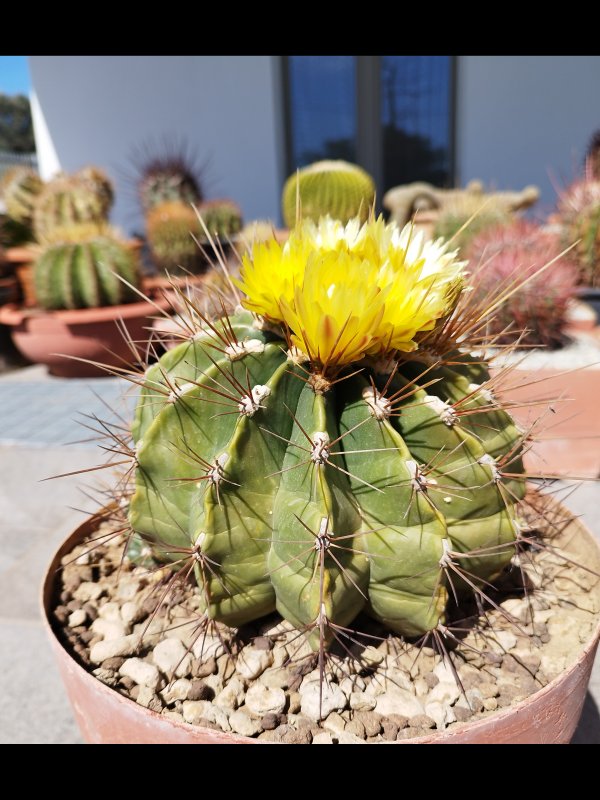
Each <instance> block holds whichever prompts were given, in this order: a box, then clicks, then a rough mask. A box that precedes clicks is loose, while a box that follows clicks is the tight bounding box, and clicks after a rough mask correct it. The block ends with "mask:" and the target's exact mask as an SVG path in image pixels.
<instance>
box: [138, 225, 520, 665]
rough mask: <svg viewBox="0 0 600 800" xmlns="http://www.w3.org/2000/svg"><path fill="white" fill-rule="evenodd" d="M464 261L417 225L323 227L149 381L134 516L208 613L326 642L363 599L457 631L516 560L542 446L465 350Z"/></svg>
mask: <svg viewBox="0 0 600 800" xmlns="http://www.w3.org/2000/svg"><path fill="white" fill-rule="evenodd" d="M464 266H465V263H464V262H460V261H458V260H457V253H456V251H449V249H448V246H447V245H445V244H443V243H440V242H429V243H424V242H423V239H422V236H421V235H420V234H416V235H415V233H414V231H413V230H412V228H411V227H410V226H407V227H406V228H404V229H403V230H402V231H400V230H399V229H398V228H396V227H395V226H394V225H390V226H386V225H385V224H384V223H383V221H382V220H381V219H379V220H377V221H373V222H370V223H368V224H366V225H364V226H362V227H361V225H360V221H359V220H358V219H356V220H353V221H351V222H350V223H348V225H347V226H346V227H344V226H342V225H341V224H340V223H339V222H335V221H332V220H331V219H324V220H322V221H321V222H320V223H319V224H318V225H315V224H314V223H312V222H310V221H305V222H303V223H302V224H301V225H300V226H299V227H298V228H297V229H295V230H293V231H292V232H291V235H290V238H289V240H288V242H287V243H286V244H285V245H284V246H281V245H280V244H279V243H277V242H276V241H275V240H272V241H269V242H266V243H261V244H258V245H256V246H255V247H254V249H253V253H252V255H251V256H246V257H245V258H244V260H243V265H242V269H241V278H240V280H239V281H237V285H238V287H239V288H240V289H241V291H242V292H243V296H242V298H241V299H242V305H243V306H245V308H246V310H245V311H243V310H242V311H238V312H237V313H235V314H234V315H232V316H231V317H228V318H225V319H222V320H220V321H218V322H209V321H208V320H206V322H205V324H204V325H203V326H202V328H201V329H199V330H197V331H195V332H194V333H193V335H190V338H189V340H188V341H186V342H184V343H182V344H180V345H178V346H177V347H176V348H174V349H173V350H171V351H169V352H168V353H167V354H166V355H164V356H163V357H162V358H161V359H160V361H159V362H158V363H157V364H155V365H153V366H151V367H150V368H149V369H148V370H147V371H146V373H145V376H144V380H143V386H142V391H141V395H140V400H139V403H138V406H137V410H136V416H135V420H134V425H133V429H132V432H133V437H134V440H135V442H136V450H135V453H136V455H135V466H136V486H135V492H134V494H133V497H132V499H131V503H130V511H129V519H130V523H131V527H132V529H133V531H134V532H135V533H136V534H137V535H139V536H140V537H141V539H142V540H143V541H144V542H145V543H146V544H147V545H148V546H149V547H150V548H151V549H152V552H153V554H154V557H155V559H156V560H157V561H158V562H162V563H165V564H169V563H171V564H172V569H173V571H174V573H176V574H183V575H185V576H190V575H193V576H194V577H195V580H196V581H197V584H198V586H199V591H200V602H201V605H202V607H203V609H204V610H205V612H206V618H207V619H211V620H217V621H221V622H223V623H226V624H228V625H233V626H238V625H241V624H244V623H246V622H248V621H250V620H254V619H257V618H259V617H261V616H262V615H264V614H268V613H269V612H272V611H273V610H275V608H277V610H278V611H279V612H280V613H281V614H282V616H283V617H284V618H285V619H286V620H288V621H289V622H291V623H292V624H293V625H294V626H296V627H297V628H298V629H299V630H300V631H303V632H305V633H306V634H307V635H308V640H309V641H310V643H311V644H312V646H313V647H314V649H315V650H317V649H318V650H319V651H320V652H322V651H323V650H324V649H325V648H326V647H328V646H329V644H330V643H331V642H332V640H333V639H334V638H335V637H336V636H339V635H340V634H342V635H343V631H344V630H345V629H346V628H345V626H348V625H350V624H351V623H352V621H353V620H354V618H355V617H356V615H357V614H358V613H359V612H360V611H361V610H362V609H365V610H367V611H368V613H369V614H371V615H373V616H374V617H376V618H377V619H378V620H381V621H382V622H383V623H384V624H385V625H387V626H388V627H389V628H390V629H392V630H394V631H397V632H399V633H400V634H403V635H406V636H417V635H420V634H428V633H429V632H435V633H436V634H437V632H438V631H440V630H444V627H443V626H444V621H445V619H446V617H445V615H446V607H447V605H448V603H449V602H451V598H452V597H453V596H454V595H455V594H457V595H458V593H460V591H461V590H463V591H464V590H465V588H468V587H469V586H470V587H471V588H473V589H474V590H475V591H477V586H478V585H481V583H482V582H484V581H491V580H494V579H495V578H496V577H497V576H498V575H499V574H500V573H501V572H502V570H503V568H504V567H505V566H506V565H507V564H508V562H509V561H510V559H511V557H512V555H513V554H514V542H515V539H516V536H517V531H518V529H519V522H518V515H517V510H516V509H517V506H516V503H517V501H518V500H519V498H521V497H523V495H524V491H525V482H524V477H523V476H522V474H521V472H522V466H521V461H520V447H521V441H522V434H521V433H520V432H519V430H518V428H517V427H516V426H515V424H514V422H513V420H512V419H511V417H510V415H509V413H508V412H507V410H506V409H504V408H503V407H502V405H501V403H500V402H499V401H498V400H497V399H496V398H495V395H494V393H493V386H494V382H493V380H491V379H490V376H489V373H488V372H487V370H486V368H485V366H483V365H482V363H481V361H480V360H475V359H473V358H471V357H470V356H469V354H468V352H467V350H466V348H467V347H468V346H470V347H473V348H475V347H477V346H480V344H481V340H480V339H479V338H478V337H477V336H476V335H471V338H469V330H470V329H471V327H472V326H474V327H475V328H476V327H477V324H478V322H479V316H478V313H476V314H475V315H471V316H470V315H469V311H468V309H469V306H468V303H469V296H470V293H468V292H465V293H463V288H464ZM457 303H458V304H459V305H458V307H457ZM465 304H466V305H465ZM453 310H454V313H453ZM458 341H460V349H459V345H458Z"/></svg>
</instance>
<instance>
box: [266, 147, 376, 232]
mask: <svg viewBox="0 0 600 800" xmlns="http://www.w3.org/2000/svg"><path fill="white" fill-rule="evenodd" d="M298 198H299V201H300V208H299V209H298V212H300V213H301V216H302V217H303V218H304V219H312V220H318V219H319V217H321V216H325V215H327V214H329V215H330V216H331V217H333V218H334V219H338V220H340V221H341V222H343V223H346V222H348V220H349V219H351V218H352V217H359V218H360V220H361V221H362V222H364V221H365V220H366V219H368V216H369V213H370V211H371V208H372V206H373V200H374V198H375V184H374V182H373V179H372V178H371V176H370V175H369V173H368V172H365V170H364V169H361V167H358V166H356V164H349V163H348V162H347V161H317V162H315V163H314V164H310V165H309V166H308V167H303V168H302V169H300V170H298V172H294V174H293V175H290V177H289V178H288V179H287V181H286V182H285V186H284V187H283V195H282V200H281V202H282V208H283V219H284V221H285V224H286V225H287V226H288V228H291V227H292V226H293V225H294V223H295V222H296V217H297V205H298Z"/></svg>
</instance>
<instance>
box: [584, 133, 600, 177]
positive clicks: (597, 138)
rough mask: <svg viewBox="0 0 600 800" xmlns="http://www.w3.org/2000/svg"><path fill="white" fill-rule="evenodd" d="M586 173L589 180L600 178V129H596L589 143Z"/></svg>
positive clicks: (586, 155) (586, 156)
mask: <svg viewBox="0 0 600 800" xmlns="http://www.w3.org/2000/svg"><path fill="white" fill-rule="evenodd" d="M585 175H586V178H588V180H600V130H598V131H594V133H593V134H592V137H591V139H590V142H589V144H588V149H587V153H586V154H585Z"/></svg>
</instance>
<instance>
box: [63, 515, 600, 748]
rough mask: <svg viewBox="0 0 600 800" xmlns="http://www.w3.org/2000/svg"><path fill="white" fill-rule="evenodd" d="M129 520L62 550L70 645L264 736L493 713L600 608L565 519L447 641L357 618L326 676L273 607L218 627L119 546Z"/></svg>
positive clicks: (542, 678) (190, 590)
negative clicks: (249, 620)
mask: <svg viewBox="0 0 600 800" xmlns="http://www.w3.org/2000/svg"><path fill="white" fill-rule="evenodd" d="M546 527H548V526H546ZM119 528H122V526H119V527H117V526H116V524H115V523H109V522H104V523H102V524H101V525H100V526H99V529H98V531H97V533H95V534H94V535H93V536H92V537H91V539H90V540H87V541H84V543H82V544H81V545H79V546H78V547H76V548H75V549H74V550H73V552H72V553H71V554H69V555H68V556H65V557H64V558H63V562H62V563H63V568H62V570H61V572H60V573H59V586H58V589H57V591H58V594H59V597H58V598H57V605H56V607H55V609H54V611H53V616H54V621H55V623H56V629H57V632H58V634H59V636H60V637H61V639H62V641H63V643H64V644H65V646H66V647H67V649H68V650H69V651H70V652H71V653H72V654H73V655H74V657H75V658H76V659H77V660H79V662H80V663H81V664H83V665H84V666H85V668H86V669H88V670H89V671H90V672H92V674H93V675H95V676H96V678H97V679H98V680H100V681H102V682H103V683H105V684H106V685H108V686H111V687H113V688H114V689H115V690H116V691H118V692H120V693H121V694H123V695H125V696H126V697H129V698H130V699H131V700H133V701H134V702H136V703H139V704H140V705H142V706H144V707H146V708H149V709H151V710H153V711H156V712H157V713H159V714H163V715H165V716H167V717H170V718H172V719H176V720H178V721H180V722H185V723H189V724H190V725H201V726H204V727H208V728H218V729H222V730H224V731H234V732H235V733H238V734H241V735H244V736H249V737H253V738H258V739H261V740H270V741H276V742H289V743H298V744H300V743H302V744H309V743H311V742H312V743H313V744H336V743H340V744H346V743H347V744H362V743H364V742H386V741H388V742H389V741H393V740H401V739H408V738H413V737H419V736H424V735H428V734H431V733H433V732H434V729H437V730H443V729H445V728H448V727H453V726H457V725H462V724H464V723H465V722H467V721H470V720H474V719H478V718H481V717H484V716H487V715H490V714H493V713H494V712H496V711H497V710H499V709H504V708H507V707H508V706H511V705H513V704H514V703H517V702H519V701H520V700H522V699H523V698H525V697H527V696H528V695H530V694H532V693H534V692H536V691H538V690H539V689H540V688H542V687H543V686H545V685H546V684H547V683H548V682H549V681H551V680H552V679H553V678H555V677H556V676H558V675H559V674H560V673H561V672H562V671H563V670H564V669H565V668H566V667H568V666H569V665H570V664H571V663H573V662H574V661H575V660H576V659H577V657H578V655H579V653H580V652H581V650H582V648H583V646H584V644H585V643H586V642H587V641H589V638H590V635H591V633H592V631H593V629H594V627H595V625H597V623H598V617H599V615H600V600H599V597H600V593H599V591H598V586H599V578H598V576H597V575H595V574H593V573H592V572H590V571H587V570H585V569H583V568H580V567H579V566H576V565H574V564H573V562H572V561H568V560H566V557H565V553H568V554H569V555H568V558H570V559H574V560H575V561H577V563H578V564H580V563H582V562H583V561H584V556H583V553H582V551H580V550H579V547H578V542H577V537H576V535H575V536H574V535H573V530H574V529H573V528H572V527H570V526H566V527H565V526H564V525H563V524H562V523H561V524H554V523H553V524H551V525H550V526H549V530H550V531H551V533H550V534H548V535H547V536H546V537H544V538H542V537H538V535H533V534H527V539H528V541H529V544H528V545H526V546H524V547H523V548H522V549H521V551H520V554H519V555H515V557H514V558H513V565H512V566H511V569H509V570H507V573H506V575H505V576H504V577H503V579H502V581H501V583H500V584H499V586H498V588H496V589H494V590H491V589H490V588H489V587H484V591H485V593H486V594H487V595H488V597H489V598H490V599H491V600H492V601H493V602H494V603H495V604H496V605H497V607H494V606H493V605H491V604H490V603H488V602H487V601H483V599H482V598H479V601H480V602H475V601H469V602H468V603H467V604H466V605H464V604H461V613H460V615H459V614H458V611H456V612H454V613H453V617H454V619H451V620H449V621H448V622H447V623H446V628H445V629H442V630H440V632H439V636H438V640H439V642H438V644H437V645H436V643H435V642H434V641H433V640H432V639H431V638H430V639H428V640H427V641H426V642H422V641H421V642H407V641H405V640H404V639H402V638H401V637H398V636H396V635H390V634H389V632H387V631H386V630H385V629H384V628H382V627H381V626H380V625H378V624H377V623H375V622H374V621H373V620H371V619H369V618H368V617H367V616H365V615H361V616H360V617H359V618H358V619H357V620H356V621H355V623H354V624H353V625H354V627H355V628H356V630H355V631H352V632H349V633H348V635H347V636H341V637H340V642H339V644H338V645H337V646H336V647H334V648H333V650H332V651H331V652H330V653H329V654H327V657H326V660H325V665H324V679H323V680H322V673H321V671H320V669H319V664H318V657H317V656H316V655H315V654H314V653H313V652H312V651H311V649H310V647H309V645H308V643H307V642H306V640H305V638H304V635H303V634H299V633H298V631H295V630H292V629H291V628H290V626H289V625H288V624H287V623H286V622H284V621H282V620H281V618H280V617H278V616H277V615H272V616H271V617H268V618H265V619H263V620H261V621H260V622H258V623H256V624H253V625H248V626H245V627H244V628H241V629H237V630H232V629H229V628H226V627H224V626H220V625H216V624H214V623H212V622H209V623H207V622H206V620H205V619H204V618H203V616H202V614H201V611H200V606H201V598H200V595H199V591H198V589H197V587H195V586H193V585H192V584H190V583H186V584H182V582H181V581H173V580H172V575H173V573H172V572H170V571H169V570H167V569H165V568H146V567H144V566H139V565H135V564H133V563H131V562H130V561H128V560H127V559H126V558H125V559H124V558H123V552H124V545H125V543H126V537H125V536H124V534H122V533H120V532H119ZM575 530H576V529H575ZM531 541H533V542H534V544H533V546H531ZM482 604H483V605H485V607H486V610H485V613H483V614H482V613H480V612H481V611H482ZM440 643H441V645H442V646H443V648H442V649H447V650H448V652H447V653H446V654H443V653H442V652H441V649H440Z"/></svg>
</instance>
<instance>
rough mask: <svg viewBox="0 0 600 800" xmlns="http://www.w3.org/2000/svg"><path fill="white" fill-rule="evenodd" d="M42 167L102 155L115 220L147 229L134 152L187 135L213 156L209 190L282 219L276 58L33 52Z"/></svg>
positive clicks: (201, 156) (70, 166)
mask: <svg viewBox="0 0 600 800" xmlns="http://www.w3.org/2000/svg"><path fill="white" fill-rule="evenodd" d="M30 67H31V77H32V82H33V86H34V92H35V98H36V102H35V105H34V111H35V115H34V125H35V134H36V143H37V149H38V154H39V158H40V167H41V172H42V174H43V175H44V176H45V177H48V176H49V173H51V172H53V171H54V170H55V169H56V167H57V165H59V166H60V168H62V169H64V170H67V171H72V170H75V169H78V168H79V167H82V166H84V165H85V164H89V163H95V164H97V165H98V166H101V167H103V168H105V169H106V170H107V171H108V172H109V174H110V175H111V177H112V178H113V179H115V180H116V182H117V203H116V206H115V209H114V212H113V220H114V221H115V222H116V223H117V224H118V225H120V226H122V227H123V228H124V230H125V231H126V232H131V231H132V230H135V229H137V230H141V225H142V222H141V216H140V212H139V209H138V205H137V200H136V196H135V189H134V186H133V184H132V182H131V180H128V179H127V175H128V173H131V171H132V168H131V162H130V159H129V155H130V153H131V150H132V148H133V147H134V146H135V145H140V144H142V143H143V142H144V141H146V140H148V139H149V138H150V137H155V138H161V137H164V136H173V135H174V134H175V135H177V136H179V137H184V138H185V139H186V141H187V142H189V143H190V144H191V145H192V146H193V149H195V151H196V152H197V154H198V160H199V161H200V162H203V161H205V160H209V162H210V163H209V166H208V169H207V175H206V194H207V195H208V196H209V197H224V196H228V197H232V198H233V199H234V200H236V201H237V202H238V203H239V204H240V205H241V207H242V210H243V212H244V216H245V218H246V219H253V218H260V217H271V218H273V217H275V218H278V217H279V199H280V192H281V186H282V184H283V178H284V176H283V173H282V172H281V170H282V167H283V165H282V163H281V157H280V153H282V152H283V151H282V147H281V146H280V141H281V136H282V132H281V120H280V116H279V115H280V104H279V103H278V102H277V98H278V92H279V86H278V80H279V73H278V61H277V59H276V58H275V57H272V56H30Z"/></svg>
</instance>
